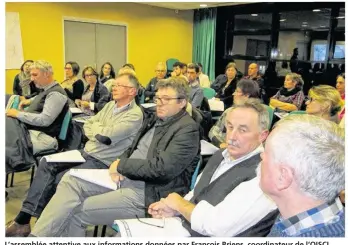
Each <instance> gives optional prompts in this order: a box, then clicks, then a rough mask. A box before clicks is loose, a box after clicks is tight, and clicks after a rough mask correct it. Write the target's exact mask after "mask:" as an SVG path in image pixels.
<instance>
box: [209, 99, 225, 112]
mask: <svg viewBox="0 0 348 245" xmlns="http://www.w3.org/2000/svg"><path fill="white" fill-rule="evenodd" d="M208 103H209V107H210V110H211V111H224V110H225V106H224V102H222V101H221V100H215V99H210V100H208Z"/></svg>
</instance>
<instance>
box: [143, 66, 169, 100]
mask: <svg viewBox="0 0 348 245" xmlns="http://www.w3.org/2000/svg"><path fill="white" fill-rule="evenodd" d="M155 72H156V76H155V77H154V78H152V79H151V80H150V82H149V84H148V85H147V86H146V88H145V102H146V103H153V97H154V96H155V94H156V91H155V89H156V84H157V82H158V81H159V80H161V79H164V77H165V76H166V74H167V66H166V64H165V63H163V62H159V63H158V64H157V66H156V70H155Z"/></svg>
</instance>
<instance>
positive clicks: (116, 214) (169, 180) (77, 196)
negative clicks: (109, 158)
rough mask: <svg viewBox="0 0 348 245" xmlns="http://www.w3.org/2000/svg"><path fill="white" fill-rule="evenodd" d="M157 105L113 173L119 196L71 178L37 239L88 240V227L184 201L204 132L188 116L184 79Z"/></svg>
mask: <svg viewBox="0 0 348 245" xmlns="http://www.w3.org/2000/svg"><path fill="white" fill-rule="evenodd" d="M154 100H155V102H156V104H157V107H156V115H154V114H151V113H150V114H148V115H147V116H146V119H145V120H144V123H143V126H142V128H141V129H140V130H139V133H138V135H137V136H136V137H135V140H134V141H133V144H132V146H131V147H130V148H129V149H128V150H127V151H126V152H125V153H123V154H122V155H121V156H120V157H118V159H117V160H116V161H115V162H113V163H112V164H111V166H110V168H109V172H110V176H111V178H112V179H113V180H114V182H116V183H117V184H118V185H119V187H120V188H119V190H116V191H110V189H107V188H104V187H101V186H98V185H95V184H92V183H89V182H86V181H83V180H80V179H77V178H75V177H73V176H70V175H69V174H65V176H64V177H63V179H62V181H61V182H60V183H59V185H58V187H57V191H56V193H55V195H54V196H53V198H52V199H51V201H50V203H49V204H48V205H47V206H46V208H45V210H44V211H43V213H42V214H41V217H40V218H39V220H38V221H37V223H36V225H35V227H34V229H33V230H32V235H34V236H84V235H85V228H86V226H87V225H101V224H105V225H111V224H113V221H114V220H115V219H125V218H135V217H144V216H145V211H146V209H147V206H148V205H149V204H151V203H153V202H156V201H159V200H160V199H161V198H162V197H165V196H167V195H168V194H169V193H171V192H173V191H174V192H176V193H179V194H180V195H184V194H185V193H187V192H188V191H189V187H190V184H191V177H192V174H193V172H194V169H195V167H196V164H197V155H198V154H199V130H198V125H197V123H196V122H194V121H193V119H192V118H191V117H190V116H189V115H188V114H187V112H186V110H185V108H186V104H187V101H188V86H187V84H186V82H185V81H184V80H183V79H181V78H169V79H167V80H162V81H160V82H158V83H157V92H156V96H155V98H154ZM115 158H117V156H115Z"/></svg>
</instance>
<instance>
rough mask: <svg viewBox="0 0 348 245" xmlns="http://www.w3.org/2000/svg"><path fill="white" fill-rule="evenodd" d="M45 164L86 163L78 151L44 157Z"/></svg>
mask: <svg viewBox="0 0 348 245" xmlns="http://www.w3.org/2000/svg"><path fill="white" fill-rule="evenodd" d="M44 158H45V159H46V162H86V160H85V159H84V158H83V157H82V155H81V152H79V151H78V150H72V151H65V152H60V153H56V154H52V155H48V156H44Z"/></svg>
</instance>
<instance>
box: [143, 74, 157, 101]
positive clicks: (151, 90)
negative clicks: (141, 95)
mask: <svg viewBox="0 0 348 245" xmlns="http://www.w3.org/2000/svg"><path fill="white" fill-rule="evenodd" d="M157 81H158V80H157V78H156V77H154V78H152V79H151V80H150V82H149V84H148V85H147V86H146V88H145V101H146V102H147V103H150V102H153V97H154V96H155V94H156V84H157ZM147 97H148V98H149V99H148V100H147V99H146V98H147Z"/></svg>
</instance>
